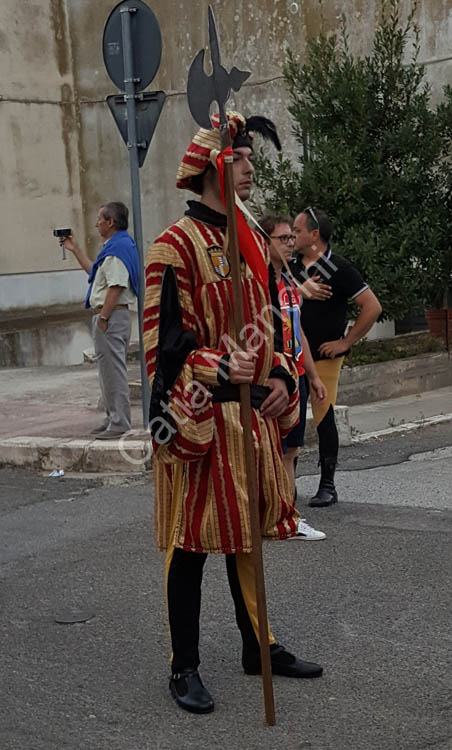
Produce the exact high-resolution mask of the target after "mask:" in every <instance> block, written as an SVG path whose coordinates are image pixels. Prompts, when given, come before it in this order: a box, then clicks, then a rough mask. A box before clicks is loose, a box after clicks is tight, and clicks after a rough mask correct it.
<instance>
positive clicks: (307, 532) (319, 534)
mask: <svg viewBox="0 0 452 750" xmlns="http://www.w3.org/2000/svg"><path fill="white" fill-rule="evenodd" d="M290 538H291V539H305V540H306V541H307V542H317V541H320V540H321V539H326V534H324V532H323V531H317V529H313V528H312V526H309V524H308V523H306V519H305V518H302V519H301V520H300V521H298V529H297V533H296V535H295V536H292V537H290Z"/></svg>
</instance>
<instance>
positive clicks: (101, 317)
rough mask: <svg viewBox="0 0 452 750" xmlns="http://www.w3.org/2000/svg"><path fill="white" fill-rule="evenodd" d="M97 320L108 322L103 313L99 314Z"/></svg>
mask: <svg viewBox="0 0 452 750" xmlns="http://www.w3.org/2000/svg"><path fill="white" fill-rule="evenodd" d="M99 320H103V321H104V322H105V323H108V318H106V317H105V315H99Z"/></svg>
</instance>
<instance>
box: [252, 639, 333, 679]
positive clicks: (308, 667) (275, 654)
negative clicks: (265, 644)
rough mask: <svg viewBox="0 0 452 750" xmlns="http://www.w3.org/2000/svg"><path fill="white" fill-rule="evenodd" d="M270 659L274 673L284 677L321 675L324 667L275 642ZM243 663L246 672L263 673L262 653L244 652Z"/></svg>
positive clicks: (271, 648) (271, 647)
mask: <svg viewBox="0 0 452 750" xmlns="http://www.w3.org/2000/svg"><path fill="white" fill-rule="evenodd" d="M270 661H271V665H272V673H273V674H278V675H282V676H283V677H305V678H312V677H320V676H321V674H322V672H323V667H321V666H320V664H314V662H311V661H302V660H301V659H298V658H297V657H296V656H294V655H293V654H291V653H290V652H289V651H286V649H285V648H284V646H280V645H279V644H276V643H275V644H274V645H273V646H270ZM242 665H243V669H244V670H245V674H261V671H262V670H261V657H260V654H255V653H253V654H251V653H246V652H244V653H243V656H242Z"/></svg>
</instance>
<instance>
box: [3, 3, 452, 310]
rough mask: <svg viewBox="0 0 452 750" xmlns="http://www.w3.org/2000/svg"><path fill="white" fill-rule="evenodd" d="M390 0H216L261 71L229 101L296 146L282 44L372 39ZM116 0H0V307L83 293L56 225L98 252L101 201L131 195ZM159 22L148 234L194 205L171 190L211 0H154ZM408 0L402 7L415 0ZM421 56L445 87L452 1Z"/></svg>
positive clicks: (231, 60) (233, 35)
mask: <svg viewBox="0 0 452 750" xmlns="http://www.w3.org/2000/svg"><path fill="white" fill-rule="evenodd" d="M381 2H382V0H323V2H320V0H303V2H289V1H288V0H230V2H229V3H228V4H225V3H224V2H221V0H213V2H212V4H213V6H214V9H215V12H216V16H217V23H218V27H219V33H220V39H221V43H222V50H223V62H224V64H225V65H226V66H232V65H233V64H237V65H238V66H239V67H241V68H242V69H249V70H251V71H252V72H253V75H252V78H251V79H250V81H249V82H247V84H246V85H245V87H244V88H243V89H242V91H241V92H240V93H239V94H238V95H236V98H235V101H233V102H231V104H234V105H235V106H236V107H237V108H239V109H243V110H244V111H246V112H250V113H251V112H253V113H262V114H266V115H268V116H270V117H272V119H274V120H275V122H276V123H277V124H278V127H279V129H280V131H281V134H282V136H283V141H284V142H285V144H286V145H287V146H290V121H289V117H288V114H287V110H286V106H287V95H286V93H285V90H284V86H283V80H282V64H283V60H284V50H285V48H286V47H287V46H288V47H290V48H291V49H292V50H296V51H298V52H299V54H300V55H301V57H302V56H303V50H304V49H305V46H306V40H307V38H308V37H309V36H312V35H315V34H317V33H318V32H319V31H320V30H321V29H324V30H332V29H336V28H337V27H338V24H339V18H340V14H341V13H342V12H344V13H345V14H346V16H347V18H348V20H349V29H350V41H351V45H352V48H353V49H354V50H355V51H356V52H357V53H359V54H364V53H365V52H366V51H368V49H369V45H370V42H371V39H372V34H373V29H374V27H375V24H376V22H377V21H378V17H379V13H380V11H381ZM114 4H115V3H114V1H113V2H112V0H96V2H94V1H93V0H34V2H33V1H32V0H27V2H22V3H19V2H17V0H2V2H1V3H0V29H1V31H0V70H1V71H2V84H1V90H0V95H1V100H0V113H1V117H0V169H1V174H2V180H1V181H0V193H1V200H0V219H1V226H2V231H1V234H0V311H2V310H3V311H5V310H9V311H11V310H14V309H20V308H33V307H40V306H43V305H46V306H49V305H53V304H61V302H64V301H67V302H71V303H74V302H77V300H80V301H81V299H82V297H83V294H84V283H85V278H84V276H83V274H82V273H81V272H80V271H79V270H78V269H77V265H76V263H74V261H73V260H72V259H71V258H68V259H67V260H65V261H64V260H62V257H61V254H60V251H59V249H58V246H57V244H56V243H55V241H54V240H53V238H52V236H51V233H52V228H53V227H54V226H63V225H67V226H71V227H73V228H74V231H75V233H76V235H77V236H78V238H79V240H80V241H81V244H84V245H85V246H86V247H87V248H88V251H89V253H90V254H91V256H92V257H94V255H95V254H96V251H97V249H98V245H99V240H98V237H97V234H96V231H95V228H94V222H95V215H96V211H97V207H98V205H99V203H100V202H103V201H106V200H111V199H119V200H123V201H124V202H126V203H128V204H129V205H130V186H129V170H128V159H127V150H126V148H125V146H124V144H123V141H122V139H121V137H120V135H119V132H118V131H117V129H116V126H115V124H114V121H113V118H112V117H111V115H110V112H109V111H108V109H107V106H106V104H105V97H106V95H107V94H110V93H116V92H115V87H114V85H113V84H112V82H111V81H110V79H109V78H108V76H107V73H106V71H105V68H104V63H103V59H102V46H101V45H102V32H103V28H104V25H105V22H106V19H107V17H108V14H109V12H110V11H111V9H112V8H113V7H114ZM149 4H150V5H151V6H152V8H153V10H154V12H155V14H156V16H157V18H158V20H159V23H160V26H161V30H162V38H163V57H162V64H161V67H160V70H159V72H158V74H157V77H156V79H155V80H154V81H153V82H152V84H151V86H150V88H151V89H152V90H156V89H163V90H164V91H165V92H166V93H167V96H168V98H167V101H166V104H165V107H164V110H163V113H162V115H161V119H160V122H159V125H158V127H157V131H156V134H155V136H154V141H153V143H152V145H151V148H150V150H149V152H148V156H147V158H146V162H145V164H144V167H143V169H142V170H141V178H142V199H143V220H144V238H145V243H146V244H147V243H150V242H151V241H152V239H153V238H154V237H155V236H156V234H157V233H158V232H159V231H160V230H161V229H163V228H164V227H165V226H166V225H167V224H168V223H169V222H170V221H172V220H174V219H175V218H177V217H178V216H179V215H180V213H181V212H182V211H183V209H184V201H185V200H186V199H187V198H188V197H189V195H188V194H183V193H180V192H179V191H176V190H175V189H174V179H175V173H176V170H177V166H178V163H179V160H180V157H181V155H182V154H183V152H184V150H185V147H186V145H187V143H188V140H189V136H190V134H191V133H192V132H194V130H195V125H194V123H193V121H192V119H191V116H190V114H189V111H188V107H187V103H186V97H185V88H186V74H187V70H188V66H189V64H190V63H191V61H192V59H193V57H194V55H195V54H196V53H197V52H198V50H199V49H201V47H203V45H204V44H205V41H206V34H207V6H208V0H150V1H149ZM410 5H411V3H410V0H405V2H404V4H403V11H404V14H405V17H406V15H407V14H408V12H409V8H410ZM417 20H418V23H419V25H420V30H421V59H422V60H425V61H428V62H429V64H428V66H427V73H428V76H429V79H430V81H431V82H432V87H433V91H434V94H435V96H439V95H440V91H441V87H442V85H443V84H444V83H446V82H447V81H449V80H450V79H451V78H452V75H451V73H452V63H451V59H450V58H451V52H450V43H449V40H450V38H451V32H452V0H420V2H419V4H418V11H417Z"/></svg>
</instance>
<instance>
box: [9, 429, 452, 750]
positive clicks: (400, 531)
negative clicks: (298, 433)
mask: <svg viewBox="0 0 452 750" xmlns="http://www.w3.org/2000/svg"><path fill="white" fill-rule="evenodd" d="M450 446H452V435H451V428H450V426H447V425H441V426H438V427H436V428H429V429H428V430H422V431H420V432H419V433H416V434H414V435H413V434H411V435H410V436H406V437H405V438H403V439H402V438H396V439H394V440H385V441H383V442H381V443H380V442H376V443H372V444H366V445H361V446H352V447H351V448H350V449H346V450H344V451H343V452H342V457H341V473H340V474H339V488H340V492H341V501H340V502H339V503H338V505H337V506H335V507H333V508H329V509H324V510H317V511H313V510H312V509H310V510H308V509H306V516H307V518H308V520H309V521H310V522H311V523H312V524H313V525H315V526H316V527H318V528H322V529H323V530H324V531H326V533H327V539H326V540H325V541H322V542H316V543H307V542H301V541H290V542H287V543H281V544H273V545H272V544H268V545H266V580H267V591H268V600H269V614H270V619H271V622H272V627H273V630H274V632H275V634H276V636H277V638H278V639H279V640H280V641H281V642H282V643H284V644H285V645H286V646H287V647H289V648H291V649H293V650H295V651H296V652H297V653H298V654H300V655H302V656H304V657H305V658H309V659H313V660H317V661H320V662H321V663H322V664H323V665H324V667H325V672H324V676H323V678H322V679H320V680H314V681H306V680H292V681H291V680H287V679H284V678H281V677H277V678H275V679H274V687H275V699H276V710H277V726H276V727H274V728H268V727H265V726H264V723H263V708H262V692H261V683H260V678H256V677H246V676H245V675H244V674H243V673H242V671H241V667H240V640H239V637H238V633H237V628H236V625H235V622H234V616H233V609H232V602H231V599H230V594H229V591H228V587H227V582H226V575H225V570H224V561H223V559H222V557H221V556H218V557H217V556H212V557H211V559H210V560H209V562H208V565H207V566H206V576H205V583H204V597H203V611H202V625H201V628H202V629H201V633H202V638H201V652H202V665H201V673H202V676H203V678H204V681H205V683H206V685H207V686H208V687H209V689H210V691H211V692H212V694H213V696H214V699H215V702H216V710H215V712H214V713H213V714H210V715H208V716H204V717H198V716H192V715H189V714H185V713H184V712H182V711H180V710H179V709H177V707H176V706H175V704H174V703H173V701H172V698H171V697H170V694H169V691H168V685H167V676H168V674H169V668H168V655H169V654H168V632H167V625H166V619H165V600H164V591H163V585H162V579H163V559H162V556H161V554H160V553H158V552H157V551H156V548H155V544H154V540H153V528H152V527H153V520H152V494H151V486H150V483H149V479H145V480H141V481H138V482H133V483H127V484H116V485H112V486H109V485H105V484H104V483H103V481H102V480H101V479H99V478H98V479H96V480H91V479H78V478H77V479H73V478H64V480H59V479H51V478H48V477H37V476H35V475H32V474H27V473H25V472H17V471H7V470H4V471H1V472H0V498H1V499H0V602H1V613H0V642H1V652H0V676H1V679H0V748H1V750H19V749H20V750H66V749H68V750H69V749H70V750H148V749H149V750H151V749H152V750H170V749H171V750H185V749H186V748H192V747H193V748H197V750H214V749H215V750H239V748H240V749H241V748H250V750H257V749H259V750H267V749H268V750H275V749H276V748H287V749H288V750H451V749H452V635H451V627H450V620H451V603H452V602H451V599H452V593H451V592H452V580H451V579H452V497H451V494H452V490H451V487H452V449H451V448H450ZM413 453H414V454H417V458H416V457H414V460H413V456H412V454H413ZM422 454H426V455H422ZM410 456H411V459H410V460H408V459H409V457H410ZM314 458H315V457H314V455H313V454H310V455H305V456H304V460H303V462H302V464H301V467H300V468H301V470H302V476H300V478H299V480H298V483H299V490H300V496H301V497H302V498H306V497H308V496H309V493H310V491H311V489H312V488H314V487H315V485H316V481H317V480H316V477H315V476H314V475H312V473H311V472H312V471H313V470H314V468H315V460H314ZM310 462H311V463H310ZM311 464H312V466H311ZM410 488H411V491H410ZM345 499H346V502H345ZM71 614H72V615H74V617H77V616H78V617H80V618H81V619H85V618H89V619H87V621H86V622H83V623H78V624H59V623H57V622H56V621H55V620H56V619H62V618H64V616H65V615H71Z"/></svg>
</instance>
